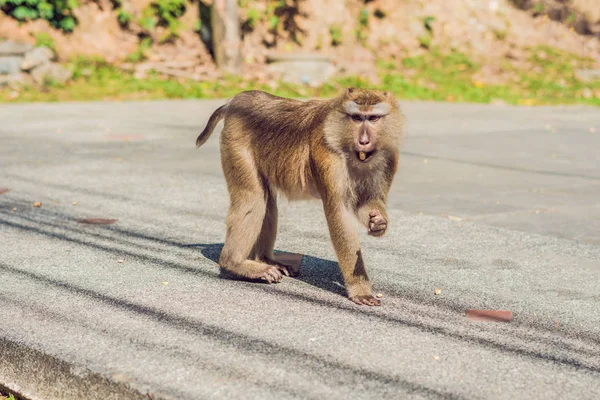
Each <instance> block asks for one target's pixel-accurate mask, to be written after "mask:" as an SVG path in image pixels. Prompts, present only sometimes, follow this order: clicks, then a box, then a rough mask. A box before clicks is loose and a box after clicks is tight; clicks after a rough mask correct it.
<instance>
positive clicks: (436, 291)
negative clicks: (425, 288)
mask: <svg viewBox="0 0 600 400" xmlns="http://www.w3.org/2000/svg"><path fill="white" fill-rule="evenodd" d="M433 294H436V295H439V294H442V289H440V288H439V287H437V288H435V290H434V291H433Z"/></svg>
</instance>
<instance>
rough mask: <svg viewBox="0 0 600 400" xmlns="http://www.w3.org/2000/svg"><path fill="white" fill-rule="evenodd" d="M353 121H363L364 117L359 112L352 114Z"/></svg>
mask: <svg viewBox="0 0 600 400" xmlns="http://www.w3.org/2000/svg"><path fill="white" fill-rule="evenodd" d="M352 121H354V122H362V117H361V116H360V115H358V114H354V115H352Z"/></svg>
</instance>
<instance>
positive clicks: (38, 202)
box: [33, 201, 42, 207]
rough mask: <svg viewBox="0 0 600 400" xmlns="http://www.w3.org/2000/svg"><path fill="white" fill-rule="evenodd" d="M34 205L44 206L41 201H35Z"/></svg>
mask: <svg viewBox="0 0 600 400" xmlns="http://www.w3.org/2000/svg"><path fill="white" fill-rule="evenodd" d="M33 206H34V207H41V206H42V202H41V201H36V202H35V203H33Z"/></svg>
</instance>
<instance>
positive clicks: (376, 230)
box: [368, 210, 387, 236]
mask: <svg viewBox="0 0 600 400" xmlns="http://www.w3.org/2000/svg"><path fill="white" fill-rule="evenodd" d="M369 217H371V218H370V220H369V232H368V233H369V235H371V236H381V235H383V234H384V233H385V230H386V229H387V220H386V219H385V218H384V217H383V215H381V212H380V211H379V210H373V211H371V212H370V213H369Z"/></svg>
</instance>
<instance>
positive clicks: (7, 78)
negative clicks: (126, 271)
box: [0, 72, 30, 88]
mask: <svg viewBox="0 0 600 400" xmlns="http://www.w3.org/2000/svg"><path fill="white" fill-rule="evenodd" d="M29 80H30V78H29V76H27V74H25V73H23V72H18V73H16V74H12V75H0V88H1V87H4V86H9V87H11V88H16V87H21V86H24V85H26V84H27V83H29Z"/></svg>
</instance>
